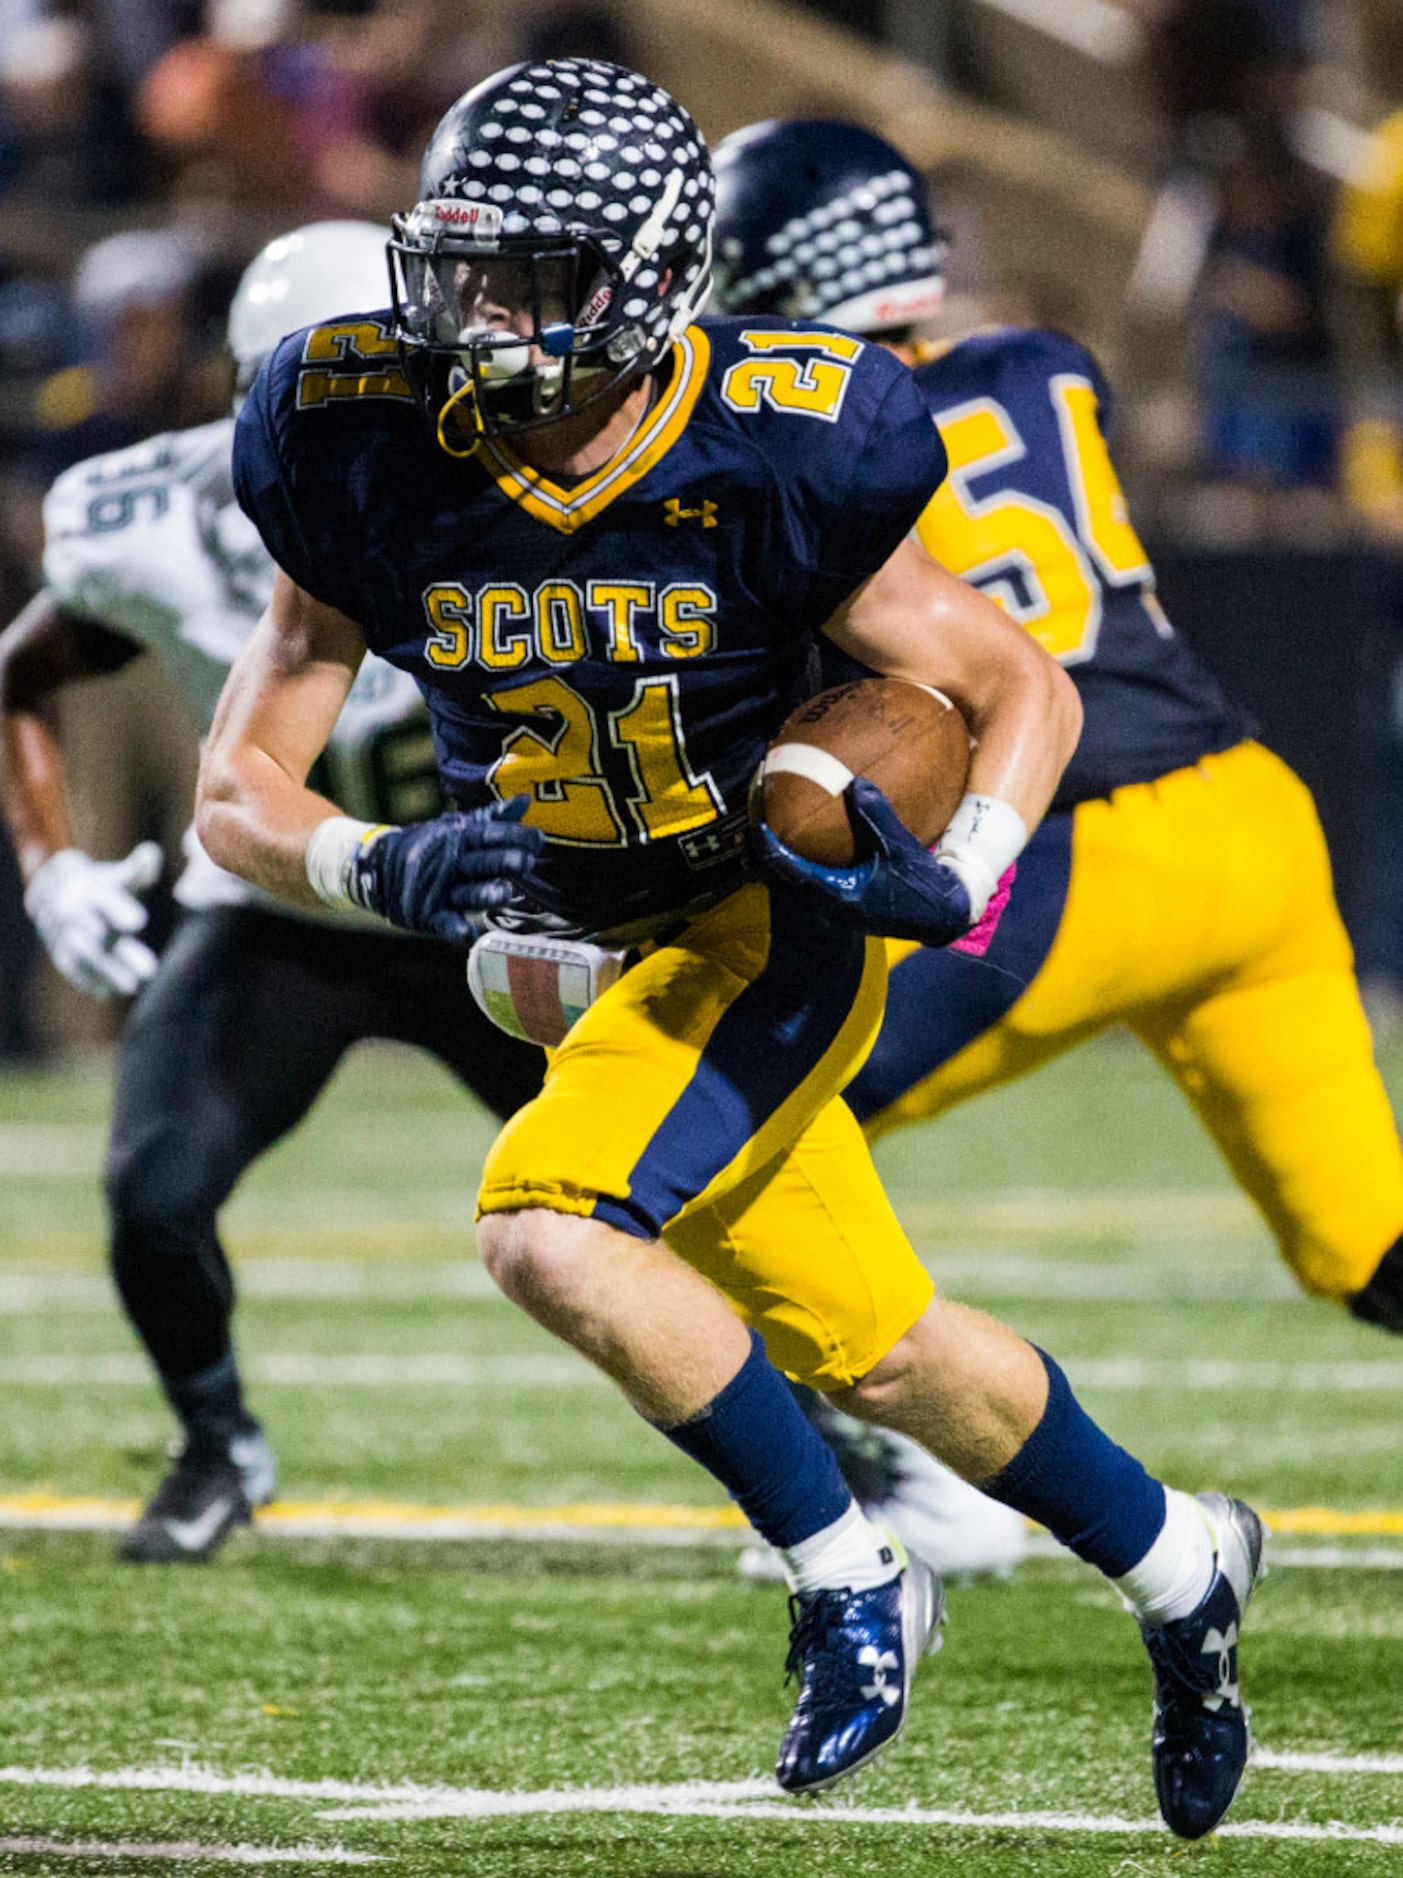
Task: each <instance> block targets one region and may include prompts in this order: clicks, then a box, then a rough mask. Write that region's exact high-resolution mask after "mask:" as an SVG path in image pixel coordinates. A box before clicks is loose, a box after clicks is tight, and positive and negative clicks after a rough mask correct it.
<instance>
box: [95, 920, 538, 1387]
mask: <svg viewBox="0 0 1403 1878" xmlns="http://www.w3.org/2000/svg"><path fill="white" fill-rule="evenodd" d="M368 1037H384V1038H392V1039H394V1040H396V1041H398V1042H401V1043H412V1044H417V1045H419V1046H420V1047H421V1048H422V1049H425V1050H428V1051H429V1052H430V1053H431V1054H432V1055H434V1056H436V1057H438V1058H439V1060H440V1061H441V1062H443V1063H444V1064H446V1065H447V1067H448V1068H449V1069H451V1070H452V1071H453V1072H454V1074H455V1075H456V1076H458V1077H459V1079H460V1080H461V1081H462V1082H464V1083H465V1084H466V1085H467V1087H468V1088H469V1089H470V1090H471V1091H472V1092H473V1094H474V1095H475V1096H477V1097H478V1099H479V1100H480V1101H481V1102H483V1103H484V1104H485V1105H486V1106H487V1107H488V1108H489V1109H491V1110H493V1111H494V1112H495V1113H496V1114H497V1115H499V1116H503V1117H505V1116H507V1115H510V1114H511V1113H512V1112H513V1111H514V1110H515V1109H517V1108H519V1107H520V1106H521V1105H522V1103H524V1102H528V1101H529V1100H530V1099H531V1097H532V1096H534V1095H535V1094H536V1092H537V1090H538V1089H539V1088H540V1086H541V1076H542V1072H543V1069H544V1066H545V1059H544V1056H543V1054H542V1052H541V1051H540V1050H538V1049H536V1048H534V1047H533V1046H531V1045H529V1044H524V1043H518V1042H516V1041H515V1040H514V1039H513V1038H510V1037H508V1036H505V1035H504V1034H503V1033H502V1032H501V1031H500V1030H498V1029H497V1028H496V1027H495V1026H494V1025H493V1024H491V1023H490V1022H489V1021H488V1019H487V1018H486V1017H484V1016H483V1014H482V1012H481V1011H480V1010H479V1009H478V1007H477V1005H476V1004H475V1003H474V1002H473V999H472V996H471V994H470V993H469V991H468V987H467V979H466V974H465V971H464V959H463V955H462V954H461V953H459V952H455V951H453V950H452V949H451V948H449V947H448V946H445V945H440V944H439V943H437V942H436V941H434V940H429V939H418V938H414V937H411V936H408V935H398V934H385V935H381V934H379V933H375V932H357V931H353V930H343V929H340V928H336V927H332V926H328V925H325V924H322V923H314V922H312V921H308V920H300V919H295V918H290V917H288V916H286V915H282V914H278V913H270V912H266V911H264V910H263V909H261V908H253V907H246V906H224V907H217V908H210V909H208V910H205V911H201V912H193V913H187V914H186V915H185V916H184V918H183V919H182V921H181V923H180V925H179V926H178V927H177V929H176V932H175V935H174V937H173V938H172V940H171V942H170V944H169V945H168V946H167V948H166V950H165V953H164V954H163V956H162V959H161V966H160V970H159V971H158V973H157V974H156V976H155V978H153V979H152V981H151V983H150V984H149V985H148V986H147V987H146V989H145V990H144V991H143V992H142V993H141V995H140V997H139V998H138V999H137V1001H136V1003H135V1005H134V1006H133V1008H132V1010H131V1013H130V1015H129V1017H128V1019H127V1024H126V1028H125V1030H124V1031H123V1033H122V1041H121V1046H120V1049H119V1052H118V1058H117V1078H116V1098H115V1107H114V1111H113V1118H112V1130H111V1135H110V1138H109V1141H108V1150H107V1172H106V1187H107V1204H108V1214H109V1221H110V1230H111V1254H112V1270H113V1275H114V1277H115V1279H116V1283H117V1289H118V1291H119V1293H120V1294H121V1298H122V1302H123V1304H124V1305H125V1307H126V1309H127V1312H128V1314H129V1315H130V1317H131V1320H132V1322H133V1323H134V1324H135V1326H136V1328H137V1331H138V1332H139V1334H140V1336H141V1339H142V1341H143V1342H144V1343H145V1345H146V1348H147V1349H148V1351H149V1352H150V1354H151V1357H152V1360H153V1361H154V1363H155V1364H156V1367H157V1369H158V1370H159V1371H160V1372H161V1374H162V1376H163V1377H165V1378H167V1379H168V1380H170V1381H177V1382H178V1381H179V1380H180V1379H181V1378H182V1377H186V1376H193V1375H196V1374H198V1373H199V1372H201V1371H203V1370H207V1369H209V1368H210V1366H211V1365H213V1364H215V1363H217V1362H219V1361H220V1360H221V1359H222V1357H223V1356H224V1355H225V1353H226V1352H227V1350H228V1348H229V1317H230V1313H231V1311H232V1308H233V1301H234V1283H233V1278H232V1276H231V1274H230V1271H229V1264H228V1261H227V1259H226V1258H225V1256H224V1250H223V1248H222V1246H221V1245H220V1242H219V1235H218V1231H217V1228H216V1216H217V1214H218V1212H219V1209H220V1207H221V1206H222V1205H223V1203H224V1201H225V1200H226V1199H227V1198H228V1196H229V1194H230V1192H231V1191H232V1190H233V1188H234V1186H235V1185H236V1184H237V1182H238V1181H239V1179H240V1177H241V1176H242V1174H243V1172H244V1170H245V1168H247V1167H248V1166H249V1165H250V1164H251V1163H252V1162H253V1161H255V1160H256V1159H257V1158H258V1156H259V1155H260V1154H262V1153H263V1151H264V1149H265V1148H269V1147H271V1146H272V1144H273V1143H274V1142H275V1141H277V1140H279V1139H280V1138H281V1137H282V1136H283V1135H285V1134H286V1133H287V1132H288V1131H289V1129H291V1128H293V1127H295V1126H296V1124H297V1123H298V1122H299V1121H301V1120H302V1118H303V1116H304V1115H306V1113H307V1111H308V1110H309V1109H310V1108H311V1106H312V1104H313V1103H314V1102H315V1101H316V1099H317V1097H318V1096H319V1095H320V1093H321V1091H322V1089H323V1088H324V1087H325V1086H326V1084H327V1082H328V1080H329V1079H330V1077H331V1074H332V1072H333V1070H335V1068H336V1066H337V1064H338V1063H339V1062H340V1060H341V1058H342V1057H343V1056H344V1055H345V1053H346V1051H347V1050H348V1049H349V1048H350V1046H351V1045H352V1044H353V1043H357V1042H359V1041H360V1040H361V1039H362V1038H368ZM373 1125H374V1124H373V1121H370V1120H368V1121H367V1127H373Z"/></svg>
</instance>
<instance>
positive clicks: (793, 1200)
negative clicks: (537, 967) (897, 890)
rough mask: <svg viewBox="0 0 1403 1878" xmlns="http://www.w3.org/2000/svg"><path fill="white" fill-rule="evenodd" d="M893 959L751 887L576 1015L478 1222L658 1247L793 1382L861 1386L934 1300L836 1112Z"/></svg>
mask: <svg viewBox="0 0 1403 1878" xmlns="http://www.w3.org/2000/svg"><path fill="white" fill-rule="evenodd" d="M885 989H886V968H885V961H884V955H883V947H882V944H881V942H880V941H877V940H872V939H867V938H864V937H863V936H862V935H860V934H853V933H846V932H840V931H838V930H837V929H835V928H832V927H829V926H827V925H826V924H824V923H821V922H816V921H815V920H814V919H813V917H812V915H811V913H810V912H809V910H808V908H807V907H806V906H805V905H804V903H803V901H802V900H801V899H799V898H798V897H796V896H793V895H791V894H788V893H786V892H784V891H782V890H779V889H774V890H772V889H770V888H767V887H764V886H761V885H758V884H756V885H751V886H747V887H744V888H742V889H741V890H740V891H739V892H737V893H735V894H732V895H731V896H730V897H729V898H728V899H726V900H724V901H722V902H721V903H720V905H718V906H716V907H713V908H711V909H710V910H709V911H707V912H706V913H704V914H702V915H701V916H700V917H699V918H697V919H695V920H693V921H692V922H691V923H690V924H689V925H688V926H687V927H686V929H685V930H684V931H683V932H682V933H681V935H680V936H678V937H677V938H675V939H673V940H672V941H670V942H669V943H668V944H666V945H663V946H659V947H658V948H657V949H656V950H654V951H652V952H650V953H649V955H648V956H647V957H645V958H644V959H643V960H642V961H641V962H640V963H639V964H638V965H636V966H634V968H633V969H632V970H631V971H629V972H628V973H626V974H625V976H624V977H623V978H622V979H620V981H619V982H618V983H617V984H616V985H614V986H612V987H611V988H610V990H609V991H607V992H606V993H605V994H604V996H603V997H602V998H600V1000H599V1001H598V1002H597V1003H596V1004H594V1005H593V1006H591V1008H590V1009H589V1010H588V1011H586V1012H585V1014H584V1016H583V1017H582V1018H580V1020H579V1021H578V1023H576V1024H575V1025H574V1026H573V1028H572V1029H571V1030H570V1032H569V1033H568V1035H567V1036H566V1038H565V1041H564V1043H563V1044H562V1045H561V1047H560V1048H559V1049H558V1050H557V1051H555V1052H554V1054H553V1056H552V1059H551V1063H550V1067H549V1069H548V1071H547V1073H546V1081H545V1086H544V1088H543V1089H542V1091H541V1094H540V1095H539V1096H538V1097H537V1098H536V1100H535V1101H534V1102H530V1103H528V1104H527V1106H526V1107H525V1108H524V1109H521V1110H519V1111H518V1113H517V1114H516V1115H514V1116H513V1117H512V1119H511V1120H510V1121H509V1122H508V1123H507V1124H506V1126H505V1127H504V1128H503V1130H502V1132H501V1134H500V1135H499V1136H498V1138H497V1141H496V1142H495V1143H494V1145H493V1147H492V1150H491V1152H490V1154H489V1156H488V1160H487V1165H486V1167H485V1169H484V1172H483V1180H482V1189H481V1192H480V1194H479V1197H478V1209H479V1212H480V1213H498V1212H515V1211H519V1210H521V1209H522V1208H525V1207H532V1206H542V1207H546V1208H549V1209H551V1210H554V1211H557V1212H563V1213H572V1214H576V1215H583V1216H585V1217H590V1218H595V1219H603V1220H604V1221H606V1222H607V1223H609V1224H611V1225H614V1226H616V1227H618V1228H619V1229H621V1230H623V1231H626V1232H630V1233H633V1234H635V1235H637V1236H639V1237H657V1236H661V1237H663V1238H664V1239H665V1240H666V1241H667V1243H668V1244H669V1245H670V1246H671V1247H672V1248H673V1249H674V1250H675V1251H676V1252H677V1253H678V1254H679V1256H680V1257H682V1258H684V1259H685V1260H686V1261H687V1262H688V1263H689V1264H691V1265H693V1266H694V1267H695V1268H696V1269H697V1270H698V1271H700V1272H702V1273H703V1274H704V1275H705V1276H706V1277H707V1278H708V1279H710V1280H711V1282H712V1283H714V1284H715V1285H716V1286H717V1287H718V1289H719V1290H721V1291H722V1292H723V1293H724V1294H725V1295H726V1296H727V1297H728V1298H729V1299H730V1300H731V1302H732V1303H733V1304H734V1305H735V1307H736V1309H737V1310H738V1311H739V1313H740V1315H741V1316H742V1317H743V1318H744V1319H745V1321H746V1322H747V1323H749V1324H751V1325H752V1326H753V1327H754V1328H755V1329H757V1330H758V1331H759V1332H760V1334H761V1335H762V1336H763V1338H764V1339H765V1343H766V1347H767V1349H768V1351H769V1354H770V1356H771V1358H772V1360H773V1361H774V1362H775V1363H776V1364H778V1365H779V1366H780V1367H781V1368H782V1369H785V1370H787V1371H788V1372H789V1373H790V1374H791V1375H794V1376H797V1377H798V1378H800V1380H802V1381H805V1382H811V1383H814V1384H816V1385H817V1386H819V1387H822V1388H827V1389H835V1388H840V1387H843V1386H846V1385H847V1384H850V1383H852V1382H855V1381H856V1380H858V1378H859V1377H861V1376H863V1375H865V1374H866V1373H867V1371H868V1370H870V1369H871V1368H872V1367H873V1365H874V1364H875V1363H876V1362H877V1361H878V1360H879V1359H880V1358H881V1357H882V1356H884V1355H885V1354H886V1352H887V1351H888V1350H889V1349H890V1348H891V1347H892V1345H893V1344H894V1343H896V1342H897V1340H898V1339H899V1338H900V1337H901V1336H902V1335H903V1334H904V1333H905V1332H906V1331H907V1330H908V1329H909V1328H910V1327H911V1325H912V1324H913V1323H914V1322H915V1321H916V1319H917V1318H918V1317H919V1316H920V1315H921V1313H922V1312H923V1311H924V1310H925V1308H926V1306H927V1304H928V1303H929V1301H930V1298H931V1295H932V1286H931V1282H930V1279H929V1277H928V1276H927V1274H926V1272H925V1269H924V1268H923V1266H922V1265H921V1264H920V1261H919V1260H918V1259H917V1258H916V1255H915V1253H914V1252H913V1251H912V1249H911V1246H910V1243H909V1241H908V1240H907V1238H906V1236H905V1234H904V1233H903V1232H902V1230H901V1227H900V1226H899V1224H898V1223H897V1220H896V1217H895V1215H894V1214H893V1213H892V1210H891V1207H890V1205H889V1204H888V1202H887V1199H886V1195H885V1194H884V1193H883V1191H882V1187H881V1183H880V1182H879V1180H878V1179H877V1176H876V1173H875V1171H874V1169H873V1167H872V1162H871V1157H870V1154H869V1152H868V1149H867V1146H866V1143H865V1141H864V1140H863V1136H862V1131H861V1130H860V1128H859V1127H858V1125H857V1123H856V1121H855V1120H854V1119H853V1117H852V1115H851V1113H850V1112H849V1110H848V1109H847V1106H846V1104H844V1103H843V1102H842V1101H841V1100H840V1099H839V1092H840V1091H841V1090H842V1089H843V1087H844V1086H845V1085H846V1083H847V1082H848V1081H849V1079H850V1078H851V1076H852V1075H853V1073H854V1072H855V1070H856V1069H857V1068H858V1066H859V1065H860V1064H861V1062H862V1060H863V1058H864V1057H865V1056H866V1054H867V1052H868V1050H869V1049H870V1048H871V1045H872V1041H873V1039H874V1038H875V1036H876V1034H877V1029H878V1026H879V1024H880V1022H881V1016H882V1006H883V1002H884V997H885Z"/></svg>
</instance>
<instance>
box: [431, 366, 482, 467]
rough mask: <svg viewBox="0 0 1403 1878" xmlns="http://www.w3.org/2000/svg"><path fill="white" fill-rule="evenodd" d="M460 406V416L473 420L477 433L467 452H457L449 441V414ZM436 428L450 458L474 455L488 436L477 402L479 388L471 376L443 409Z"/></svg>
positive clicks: (441, 443) (465, 379) (440, 442)
mask: <svg viewBox="0 0 1403 1878" xmlns="http://www.w3.org/2000/svg"><path fill="white" fill-rule="evenodd" d="M459 405H462V407H463V409H462V411H461V412H460V413H459V415H460V416H465V417H468V418H470V419H471V422H472V427H473V431H474V433H475V434H474V436H473V440H472V442H471V443H470V444H469V445H468V447H467V449H466V450H455V449H454V447H453V445H452V444H451V443H450V442H449V441H448V417H449V413H450V412H452V411H454V410H455V409H457V407H458V406H459ZM436 428H437V431H438V440H439V444H440V445H441V447H442V448H443V449H444V450H446V451H447V452H448V454H449V456H456V457H459V458H463V457H470V456H472V455H474V453H475V452H476V450H477V447H478V445H479V444H480V443H481V442H482V440H483V438H484V437H485V436H486V435H487V426H486V425H485V424H484V423H483V421H482V412H481V410H480V409H479V408H478V402H477V386H476V385H475V384H474V383H473V380H472V378H471V376H469V377H466V378H464V380H463V382H462V384H461V385H459V387H458V389H457V390H456V391H455V392H454V393H453V395H452V397H451V398H449V399H448V401H447V403H446V404H444V405H443V406H442V407H441V409H440V411H439V414H438V424H437V427H436Z"/></svg>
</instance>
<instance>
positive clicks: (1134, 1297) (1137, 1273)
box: [0, 1227, 1297, 1317]
mask: <svg viewBox="0 0 1403 1878" xmlns="http://www.w3.org/2000/svg"><path fill="white" fill-rule="evenodd" d="M392 1236H393V1228H391V1227H387V1229H386V1237H387V1239H388V1238H390V1237H392ZM237 1263H238V1267H239V1291H240V1293H241V1295H242V1296H243V1297H244V1298H245V1299H266V1298H274V1299H278V1300H283V1299H288V1300H294V1301H295V1300H299V1299H301V1300H305V1301H307V1302H309V1303H319V1304H320V1303H325V1304H358V1303H363V1302H371V1303H404V1304H412V1303H416V1302H418V1301H420V1300H425V1301H430V1302H437V1301H439V1300H441V1299H462V1300H463V1301H465V1302H468V1303H475V1302H478V1301H480V1300H483V1299H486V1300H488V1301H490V1302H493V1303H502V1302H504V1300H503V1298H502V1294H501V1293H500V1292H499V1291H498V1290H497V1288H496V1286H495V1285H494V1284H493V1283H492V1280H491V1279H490V1278H489V1277H488V1276H487V1274H486V1272H485V1271H484V1270H483V1269H482V1267H481V1266H480V1265H478V1264H477V1263H476V1262H475V1261H473V1260H471V1259H466V1258H464V1259H452V1260H426V1261H424V1262H422V1263H421V1262H417V1261H414V1262H411V1261H409V1260H405V1261H403V1262H400V1261H396V1260H389V1259H387V1260H376V1261H372V1260H369V1259H364V1260H356V1259H292V1258H287V1259H285V1258H245V1259H238V1260H237ZM931 1269H932V1271H933V1272H934V1274H935V1276H936V1278H937V1280H938V1282H939V1284H940V1287H941V1289H942V1290H943V1291H945V1292H948V1293H950V1294H951V1295H952V1296H957V1297H958V1296H964V1295H971V1296H976V1297H985V1298H1017V1299H1019V1300H1020V1301H1021V1302H1024V1303H1038V1302H1044V1303H1052V1304H1117V1303H1141V1304H1173V1303H1175V1302H1187V1303H1204V1302H1212V1303H1216V1304H1277V1303H1281V1302H1282V1301H1283V1300H1289V1299H1292V1298H1294V1297H1295V1296H1296V1295H1297V1293H1296V1290H1295V1287H1294V1286H1293V1285H1292V1283H1291V1281H1290V1279H1289V1278H1288V1277H1287V1275H1286V1273H1285V1272H1284V1271H1283V1270H1281V1269H1280V1267H1278V1266H1277V1265H1275V1264H1274V1263H1272V1262H1271V1260H1270V1259H1268V1258H1265V1257H1264V1258H1263V1260H1262V1262H1261V1264H1260V1266H1259V1267H1254V1269H1253V1270H1252V1272H1251V1273H1250V1274H1248V1273H1241V1272H1239V1273H1228V1274H1226V1275H1225V1274H1224V1273H1222V1272H1219V1271H1215V1270H1212V1269H1211V1268H1207V1267H1205V1268H1201V1269H1193V1268H1188V1269H1186V1268H1185V1267H1184V1266H1183V1264H1182V1263H1180V1264H1178V1265H1176V1266H1175V1267H1173V1269H1172V1270H1171V1269H1169V1268H1167V1267H1166V1266H1165V1265H1163V1264H1158V1265H1155V1266H1153V1267H1150V1266H1147V1265H1145V1264H1141V1263H1139V1262H1136V1261H1129V1262H1126V1263H1122V1264H1116V1265H1108V1264H1104V1263H1103V1264H1097V1263H1094V1262H1090V1261H1080V1260H1079V1261H1076V1262H1075V1263H1074V1262H1072V1261H1069V1260H1066V1259H1058V1258H1052V1257H1050V1256H1048V1257H1039V1256H1037V1255H1036V1254H1029V1253H1026V1252H1022V1251H1016V1250H1012V1249H1009V1248H1008V1247H1006V1246H1003V1245H997V1246H995V1245H990V1246H987V1247H985V1248H984V1249H983V1250H982V1251H980V1252H977V1253H976V1252H963V1251H955V1252H951V1251H943V1250H940V1249H938V1248H931ZM116 1308H117V1302H116V1296H115V1294H114V1292H113V1289H112V1286H111V1283H110V1281H109V1280H108V1279H107V1278H105V1277H101V1276H99V1275H97V1274H96V1273H88V1272H3V1271H0V1317H33V1316H45V1317H48V1316H53V1315H56V1314H64V1315H92V1314H94V1313H107V1312H113V1311H115V1310H116Z"/></svg>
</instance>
